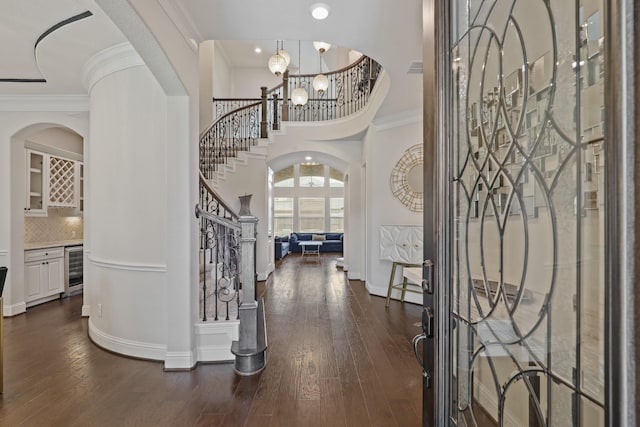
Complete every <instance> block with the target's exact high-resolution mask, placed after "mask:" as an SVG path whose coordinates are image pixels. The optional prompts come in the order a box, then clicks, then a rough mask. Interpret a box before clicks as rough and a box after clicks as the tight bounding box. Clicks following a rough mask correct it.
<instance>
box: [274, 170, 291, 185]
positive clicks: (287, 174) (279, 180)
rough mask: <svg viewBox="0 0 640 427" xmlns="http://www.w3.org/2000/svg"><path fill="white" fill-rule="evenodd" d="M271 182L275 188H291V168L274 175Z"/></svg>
mask: <svg viewBox="0 0 640 427" xmlns="http://www.w3.org/2000/svg"><path fill="white" fill-rule="evenodd" d="M273 182H274V186H275V187H293V166H289V167H288V168H284V169H281V170H279V171H277V172H276V173H274V174H273Z"/></svg>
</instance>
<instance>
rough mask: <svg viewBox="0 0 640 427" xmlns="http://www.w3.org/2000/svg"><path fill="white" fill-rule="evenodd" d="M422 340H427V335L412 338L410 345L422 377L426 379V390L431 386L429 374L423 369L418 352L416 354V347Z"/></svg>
mask: <svg viewBox="0 0 640 427" xmlns="http://www.w3.org/2000/svg"><path fill="white" fill-rule="evenodd" d="M424 339H427V335H426V334H425V333H422V334H418V335H416V336H415V337H413V340H411V343H412V344H413V354H414V355H415V356H416V360H417V361H418V364H419V365H420V368H422V376H423V377H424V378H426V381H427V382H426V384H427V388H429V387H430V384H431V374H430V373H429V371H427V370H425V369H424V361H423V360H422V357H420V352H418V345H419V344H420V341H422V340H424Z"/></svg>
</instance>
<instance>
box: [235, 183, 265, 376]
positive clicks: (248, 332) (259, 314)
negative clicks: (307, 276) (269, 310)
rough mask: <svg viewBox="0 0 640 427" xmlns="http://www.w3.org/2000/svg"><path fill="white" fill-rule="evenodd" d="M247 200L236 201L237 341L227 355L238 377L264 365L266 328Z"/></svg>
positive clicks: (252, 221) (252, 220) (253, 226)
mask: <svg viewBox="0 0 640 427" xmlns="http://www.w3.org/2000/svg"><path fill="white" fill-rule="evenodd" d="M250 199H251V196H250V195H249V196H242V197H240V200H241V203H242V206H241V208H240V217H239V219H238V223H239V224H240V227H241V235H240V262H241V265H240V267H241V270H240V280H241V282H242V301H241V304H240V307H239V314H240V333H239V340H238V341H234V342H233V343H232V344H231V352H232V353H233V354H234V355H235V356H236V362H235V371H236V373H237V374H239V375H253V374H257V373H258V372H260V371H262V370H263V369H264V367H265V365H266V362H267V361H266V356H265V352H266V349H267V337H266V328H265V323H264V310H263V306H262V301H260V302H258V301H256V297H255V294H256V262H255V255H256V253H255V247H256V225H257V224H258V218H256V217H255V216H253V215H251V212H250V211H249V200H250Z"/></svg>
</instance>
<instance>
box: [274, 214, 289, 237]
mask: <svg viewBox="0 0 640 427" xmlns="http://www.w3.org/2000/svg"><path fill="white" fill-rule="evenodd" d="M273 229H274V230H275V231H274V233H275V235H276V236H288V235H289V234H291V233H293V218H273Z"/></svg>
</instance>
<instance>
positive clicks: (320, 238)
mask: <svg viewBox="0 0 640 427" xmlns="http://www.w3.org/2000/svg"><path fill="white" fill-rule="evenodd" d="M311 240H315V241H325V240H327V238H326V237H325V236H324V235H322V234H313V235H312V236H311Z"/></svg>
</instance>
